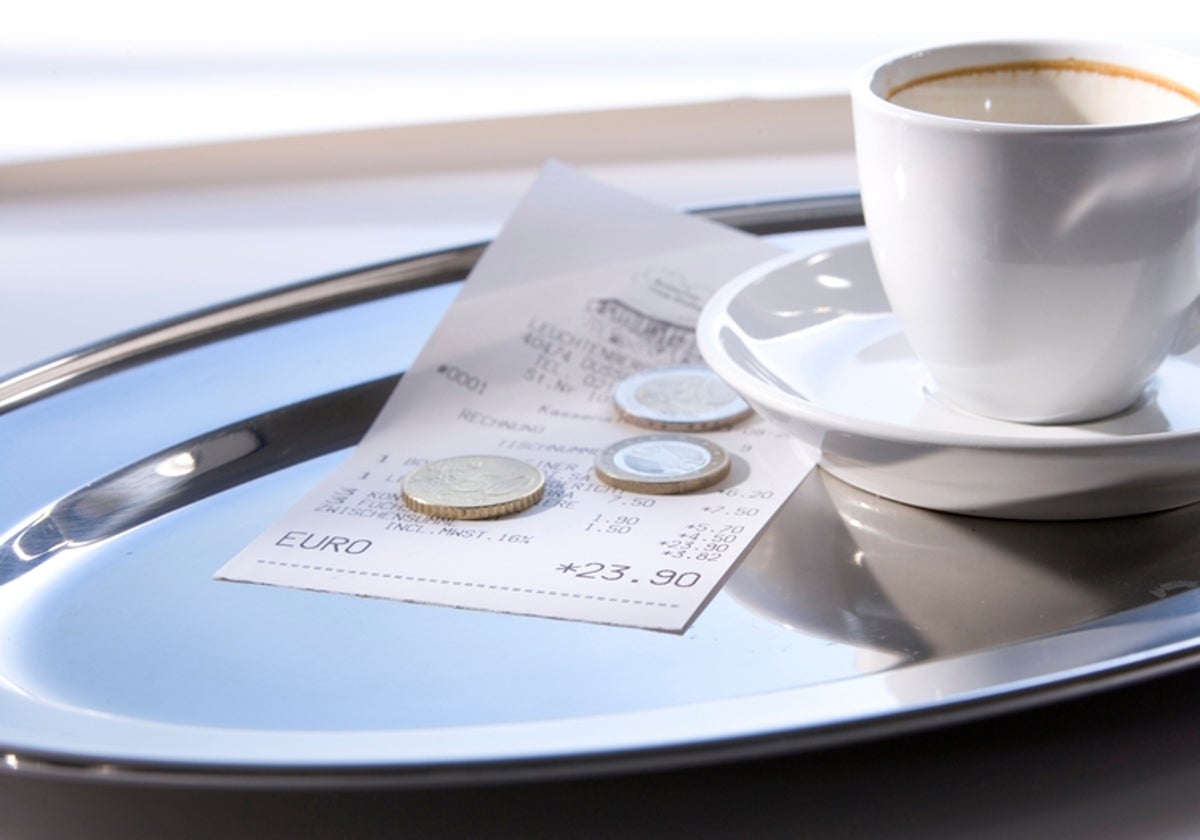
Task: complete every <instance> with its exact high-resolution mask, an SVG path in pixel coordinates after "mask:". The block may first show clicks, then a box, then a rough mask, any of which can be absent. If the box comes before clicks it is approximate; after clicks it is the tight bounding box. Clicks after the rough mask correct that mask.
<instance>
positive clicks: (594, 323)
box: [217, 163, 810, 632]
mask: <svg viewBox="0 0 1200 840" xmlns="http://www.w3.org/2000/svg"><path fill="white" fill-rule="evenodd" d="M779 252H780V251H779V248H778V247H777V246H775V245H773V244H771V243H768V242H765V241H763V240H760V239H758V238H756V237H753V236H749V235H746V234H743V233H740V232H738V231H735V230H732V229H730V228H727V227H724V226H722V225H719V224H715V223H713V222H709V221H707V220H704V219H699V218H696V217H692V216H688V215H686V214H683V213H679V212H677V211H675V210H673V209H670V208H667V207H661V206H659V205H657V204H653V203H650V202H646V201H643V200H640V199H637V198H634V197H631V196H628V195H626V194H624V193H622V192H620V191H617V190H614V189H612V188H609V187H606V186H603V185H600V184H598V183H596V182H594V181H592V180H590V179H588V178H586V177H584V176H583V175H581V174H579V173H577V172H575V171H574V170H572V169H570V168H569V167H566V166H564V165H562V164H558V163H550V164H547V166H546V167H545V168H544V169H543V171H542V173H541V174H540V176H539V177H538V179H537V180H536V182H535V183H534V185H533V186H532V188H531V189H530V191H529V192H528V194H527V195H526V196H525V198H524V199H523V200H522V201H521V202H520V203H519V205H518V206H517V208H516V209H515V211H514V212H513V214H512V216H511V217H510V219H509V220H508V221H507V223H506V224H505V226H504V228H503V230H502V231H501V232H500V234H499V236H498V237H497V238H496V239H495V241H493V242H492V244H491V245H490V246H489V247H488V248H487V250H486V251H485V253H484V255H483V256H482V258H481V259H480V261H479V262H478V264H477V265H476V267H475V269H474V270H473V271H472V273H471V276H470V277H469V278H468V279H467V281H466V283H465V284H464V286H463V288H462V291H461V292H460V294H459V296H458V298H457V299H456V301H455V302H454V304H453V306H452V307H451V308H450V310H449V311H448V313H447V314H446V316H445V317H444V319H443V321H442V323H441V324H439V326H438V328H437V329H436V331H435V332H434V334H433V336H432V337H431V338H430V340H429V342H428V343H427V344H426V346H425V347H424V349H423V350H422V351H421V353H420V356H419V358H418V359H417V360H416V362H415V363H414V364H413V366H412V368H411V369H410V370H409V371H408V372H407V373H406V374H405V376H404V377H403V379H402V380H401V382H400V384H399V385H398V386H397V388H396V391H395V393H394V394H393V395H392V396H391V398H390V399H389V401H388V402H387V404H386V405H385V407H384V408H383V410H382V411H381V413H380V415H379V417H378V418H377V419H376V421H375V423H374V425H373V426H372V427H371V429H370V431H369V432H368V433H367V435H366V436H365V437H364V439H363V440H362V442H361V443H360V444H359V445H358V446H357V447H356V448H355V449H354V451H353V452H352V453H351V454H350V455H349V456H348V458H347V459H346V460H345V461H344V462H343V463H342V464H341V465H340V466H339V467H337V468H336V469H335V471H334V472H333V473H332V474H331V475H329V476H328V478H326V479H325V480H324V481H323V482H321V483H320V485H319V486H317V487H316V488H315V489H313V490H312V491H311V492H310V493H308V494H307V495H306V496H305V497H304V498H303V499H302V501H301V502H299V503H298V504H297V505H296V506H295V507H294V508H292V510H290V511H289V512H287V513H286V514H285V515H284V516H283V517H282V518H281V519H280V520H279V521H278V522H276V523H274V524H273V525H271V527H269V528H268V529H267V530H266V531H265V532H264V533H262V534H261V535H260V536H259V537H258V538H257V539H255V540H254V541H253V542H252V543H251V544H250V545H249V546H248V547H247V548H246V549H244V550H243V551H242V552H241V553H239V554H238V555H237V556H236V557H235V558H234V559H233V560H231V561H230V562H229V563H227V564H226V565H225V566H224V567H223V568H221V569H220V570H219V571H218V572H217V577H218V578H221V579H224V580H231V581H249V582H256V583H265V584H275V585H280V586H289V587H297V588H302V589H315V590H323V591H329V592H343V593H352V594H357V595H367V596H376V597H382V598H393V599H397V600H402V601H412V602H420V603H427V604H441V605H447V606H454V607H466V608H472V609H480V610H492V611H496V612H507V613H520V614H525V615H537V616H545V617H553V618H560V619H572V620H578V621H590V622H599V623H606V624H617V625H625V626H631V627H642V628H649V629H656V630H667V631H673V632H680V631H682V630H684V629H685V628H686V627H687V626H688V624H689V623H690V622H691V621H692V619H693V618H694V617H695V615H696V614H697V612H698V611H699V609H700V608H701V606H702V605H703V604H704V603H705V602H706V601H707V599H708V598H709V596H710V595H711V594H712V593H713V591H714V589H715V588H716V586H717V585H718V584H719V583H720V582H721V581H722V580H723V578H724V577H725V576H726V575H727V574H728V572H729V571H730V569H731V568H732V566H733V564H734V562H735V561H736V560H737V558H738V557H739V556H740V555H741V554H742V553H743V552H744V551H745V550H746V549H747V548H748V547H749V546H750V544H751V542H752V541H753V538H754V537H755V536H756V535H757V533H758V532H759V531H760V530H761V529H762V527H763V526H764V525H766V523H767V522H768V520H769V519H770V517H771V516H772V515H773V514H774V513H775V511H776V510H777V509H778V507H779V506H780V505H781V504H782V503H783V501H784V500H785V499H786V498H787V497H788V496H789V495H790V494H791V492H792V490H793V489H794V488H795V486H796V484H797V482H798V481H799V479H800V478H801V477H802V476H803V474H804V473H805V472H806V471H807V469H808V467H809V466H810V465H809V464H807V463H805V462H803V461H802V460H801V458H800V456H798V455H797V454H795V452H794V451H793V449H792V447H791V445H790V444H789V443H788V442H787V441H786V440H785V439H784V438H782V437H781V436H780V435H779V434H778V433H776V432H774V430H772V429H770V428H768V427H767V426H766V425H765V424H764V423H763V421H761V420H759V419H756V418H754V419H749V420H747V421H745V422H744V423H741V424H739V425H738V426H737V427H735V428H733V429H729V430H725V431H715V432H704V433H703V436H704V437H705V438H707V439H709V440H710V441H712V442H715V443H717V444H718V445H719V446H721V447H724V448H725V450H727V451H728V452H729V453H730V455H731V456H732V459H733V462H734V463H733V467H732V469H731V471H730V473H729V475H728V476H727V477H726V478H724V479H723V480H722V481H721V482H720V483H719V484H717V485H715V486H713V487H710V488H705V489H704V490H700V491H697V492H693V493H689V494H685V495H677V496H661V495H658V496H652V495H643V494H638V493H631V492H626V491H623V490H620V489H618V488H615V487H611V486H609V485H607V484H605V483H603V482H601V481H599V480H598V479H597V478H596V476H595V474H594V471H593V464H594V461H595V458H596V455H597V453H599V452H601V451H602V450H604V449H605V448H606V447H607V446H609V445H610V444H612V443H614V442H615V441H618V440H620V439H621V438H624V437H630V436H633V435H637V434H640V433H641V432H642V431H643V430H639V429H638V428H637V427H636V426H633V425H631V424H629V423H627V422H624V421H622V420H621V419H620V416H619V414H618V412H617V411H616V409H615V407H614V405H613V401H612V394H613V390H614V388H615V387H616V386H617V384H618V383H619V382H621V381H622V380H623V379H624V378H626V377H627V376H629V375H631V374H633V373H636V372H637V371H639V370H643V369H646V368H651V367H658V366H664V365H678V364H687V363H697V362H699V361H700V357H699V354H698V352H697V350H696V345H695V337H694V326H695V320H696V317H697V315H698V313H699V310H700V307H701V306H702V304H703V303H704V301H705V300H706V299H707V298H708V296H709V295H710V294H711V293H712V292H713V291H715V290H716V288H717V287H718V286H720V285H721V284H722V283H724V282H726V281H728V280H729V279H730V278H732V277H734V276H736V275H737V274H738V273H740V272H742V271H744V270H746V269H748V268H750V267H752V266H754V265H757V264H759V263H762V262H763V261H765V260H768V259H772V258H774V257H776V256H778V254H779ZM480 454H490V455H503V456H508V457H512V458H519V459H521V460H523V461H526V462H528V463H530V464H532V465H534V466H536V467H537V468H538V469H540V470H541V471H542V473H543V474H544V475H545V479H546V484H545V491H544V494H543V496H542V498H541V500H540V501H539V502H538V503H537V504H535V505H534V506H533V507H531V508H529V509H528V510H525V511H522V512H520V513H516V514H514V515H512V516H508V517H504V518H500V519H494V520H486V521H452V520H448V519H438V518H434V517H430V516H428V515H425V514H422V513H418V512H416V511H413V510H410V509H408V508H407V507H406V506H405V505H404V503H403V502H402V500H401V492H400V491H401V483H402V482H403V480H404V478H405V476H406V475H407V474H408V473H409V472H411V471H412V470H413V469H414V468H416V467H418V466H420V465H421V464H424V463H427V462H429V461H433V460H436V459H441V458H450V457H454V456H461V455H480Z"/></svg>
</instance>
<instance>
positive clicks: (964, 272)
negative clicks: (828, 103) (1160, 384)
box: [851, 41, 1200, 423]
mask: <svg viewBox="0 0 1200 840" xmlns="http://www.w3.org/2000/svg"><path fill="white" fill-rule="evenodd" d="M851 93H852V102H853V111H854V130H855V144H856V154H857V159H858V170H859V178H860V186H861V190H862V197H863V208H864V213H865V217H866V222H867V230H868V233H869V236H870V240H871V248H872V252H873V254H874V256H875V261H876V264H877V266H878V269H879V272H880V278H881V280H882V282H883V285H884V289H885V291H886V293H887V296H888V300H889V302H890V303H891V305H892V308H893V310H894V312H895V314H896V316H897V318H899V320H900V323H901V326H902V327H903V328H904V331H905V333H906V334H907V336H908V339H909V341H910V342H911V344H912V347H913V350H914V352H915V353H916V355H917V356H918V357H919V358H920V359H921V361H922V362H923V363H924V364H925V365H926V366H927V367H928V369H929V371H930V373H931V374H932V377H933V380H934V382H935V383H936V390H937V392H938V394H939V395H944V396H945V397H946V398H947V399H948V400H949V401H950V402H952V403H954V404H956V405H957V406H959V407H961V408H964V409H967V410H968V411H972V412H975V413H979V414H984V415H988V416H991V417H998V418H1001V419H1006V420H1014V421H1020V422H1033V423H1076V422H1083V421H1086V420H1089V419H1095V418H1098V417H1103V416H1107V415H1110V414H1113V413H1116V412H1119V411H1121V410H1122V409H1125V408H1127V407H1128V406H1130V405H1131V404H1134V403H1136V402H1137V401H1138V400H1139V398H1140V395H1141V394H1142V393H1143V390H1144V388H1145V386H1146V383H1147V382H1148V381H1149V380H1150V378H1151V377H1152V375H1153V373H1154V371H1155V370H1156V369H1157V368H1158V367H1159V365H1160V364H1161V363H1162V361H1163V359H1164V358H1165V357H1166V355H1167V354H1168V353H1170V352H1172V351H1173V350H1174V351H1178V350H1180V349H1181V348H1182V347H1183V346H1184V344H1187V343H1192V344H1194V343H1196V342H1197V341H1198V340H1200V329H1198V328H1197V324H1200V318H1198V317H1197V316H1196V314H1195V313H1196V311H1197V308H1198V306H1200V304H1197V299H1198V298H1200V268H1198V263H1200V59H1197V58H1195V57H1192V56H1188V55H1183V54H1178V53H1172V52H1169V51H1165V50H1160V49H1156V48H1151V47H1142V46H1137V45H1126V44H1114V43H1097V42H1073V41H1023V42H990V43H967V44H957V45H951V46H943V47H936V48H931V49H926V50H921V51H918V52H912V53H908V54H904V55H898V56H892V57H887V58H883V59H880V60H878V61H876V62H873V63H872V64H870V65H869V66H867V67H865V68H863V69H862V70H860V71H859V72H858V73H857V75H856V76H855V78H854V80H853V84H852V88H851Z"/></svg>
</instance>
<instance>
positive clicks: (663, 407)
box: [613, 365, 753, 432]
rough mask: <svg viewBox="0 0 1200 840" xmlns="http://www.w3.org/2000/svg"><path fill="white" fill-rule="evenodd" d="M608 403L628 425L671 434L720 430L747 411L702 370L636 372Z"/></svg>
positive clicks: (733, 394) (675, 368)
mask: <svg viewBox="0 0 1200 840" xmlns="http://www.w3.org/2000/svg"><path fill="white" fill-rule="evenodd" d="M613 402H615V403H616V406H617V411H618V412H619V413H620V415H621V417H622V418H623V419H625V420H628V421H629V422H631V423H635V424H637V425H639V426H644V427H646V428H649V429H661V430H664V431H676V432H699V431H705V430H712V429H726V428H729V427H730V426H733V425H735V424H736V423H738V422H740V421H742V420H744V419H746V418H747V417H749V416H750V414H751V413H752V411H753V410H752V409H751V408H750V406H749V405H748V404H747V403H746V401H745V400H743V399H742V398H741V397H739V396H738V395H737V393H736V392H735V391H734V390H733V389H732V388H730V387H729V386H728V385H726V384H725V382H724V381H723V380H722V379H721V377H719V376H717V374H716V373H714V372H713V371H712V370H711V369H710V368H708V367H705V366H704V365H676V366H673V367H664V368H651V369H648V370H643V371H639V372H637V373H635V374H633V375H631V376H628V377H626V378H625V379H623V380H622V381H621V382H620V384H618V385H617V387H616V389H615V390H614V391H613Z"/></svg>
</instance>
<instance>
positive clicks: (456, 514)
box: [400, 455, 546, 519]
mask: <svg viewBox="0 0 1200 840" xmlns="http://www.w3.org/2000/svg"><path fill="white" fill-rule="evenodd" d="M545 489H546V479H545V477H544V476H543V475H542V472H541V470H539V469H538V468H537V467H535V466H533V465H531V464H526V463H525V462H524V461H518V460H517V459H515V458H505V457H503V456H499V455H463V456H458V457H454V458H444V459H442V460H440V461H430V462H429V463H427V464H422V465H421V466H419V467H417V468H416V469H414V470H413V471H412V472H411V473H409V474H408V475H407V476H406V477H405V479H404V484H403V485H402V487H401V494H400V495H401V498H402V499H403V500H404V504H405V505H407V506H408V507H409V508H411V509H412V510H415V511H417V512H418V513H424V514H427V515H429V516H435V517H438V518H440V519H496V518H497V517H501V516H508V515H509V514H513V513H519V512H520V511H523V510H525V509H527V508H530V507H532V506H533V505H536V504H537V503H538V502H539V501H540V500H541V498H542V494H543V493H544V492H545Z"/></svg>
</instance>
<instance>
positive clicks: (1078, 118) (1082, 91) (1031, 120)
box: [886, 58, 1200, 125]
mask: <svg viewBox="0 0 1200 840" xmlns="http://www.w3.org/2000/svg"><path fill="white" fill-rule="evenodd" d="M886 98H887V99H888V101H890V102H893V103H894V104H896V105H899V106H901V107H904V108H911V109H913V110H916V111H923V112H925V113H929V114H937V115H941V116H946V117H958V118H961V119H970V120H983V121H987V122H1000V123H1020V124H1026V125H1120V124H1129V123H1142V122H1156V121H1159V120H1169V119H1175V118H1178V117H1184V116H1187V115H1189V114H1193V113H1195V112H1196V111H1197V110H1200V93H1197V92H1196V91H1194V90H1192V89H1190V88H1188V87H1186V86H1184V85H1182V84H1180V83H1178V82H1175V81H1173V80H1171V79H1167V78H1165V77H1162V76H1158V75H1155V74H1152V73H1147V72H1143V71H1141V70H1138V69H1136V68H1133V67H1126V66H1124V65H1120V64H1109V63H1106V62H1100V61H1087V60H1082V59H1075V58H1066V59H1035V60H1024V61H1010V62H1005V63H1001V64H987V65H976V66H969V67H958V68H954V69H953V70H947V71H943V72H939V73H932V74H929V75H924V76H920V77H918V78H915V79H912V80H910V81H907V82H904V83H902V84H898V85H895V86H894V87H893V88H892V89H891V90H889V91H887V93H886Z"/></svg>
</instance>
